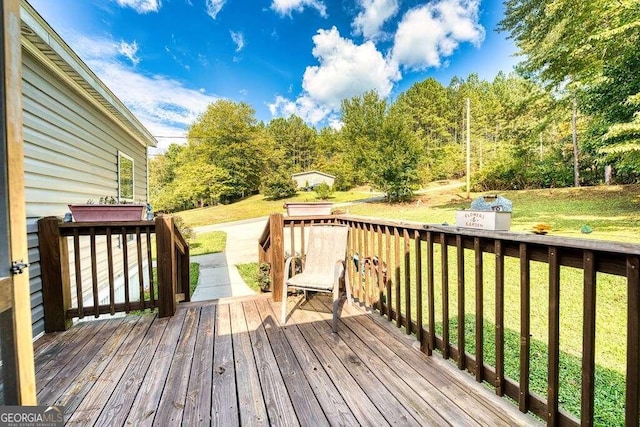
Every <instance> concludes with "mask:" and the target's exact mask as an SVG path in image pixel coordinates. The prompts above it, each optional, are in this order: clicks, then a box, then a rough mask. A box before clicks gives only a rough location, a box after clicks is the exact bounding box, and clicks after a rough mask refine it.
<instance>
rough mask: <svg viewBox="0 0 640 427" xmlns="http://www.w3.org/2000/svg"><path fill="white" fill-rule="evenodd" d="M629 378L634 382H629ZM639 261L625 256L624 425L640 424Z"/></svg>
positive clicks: (636, 258)
mask: <svg viewBox="0 0 640 427" xmlns="http://www.w3.org/2000/svg"><path fill="white" fill-rule="evenodd" d="M629 378H634V379H635V380H633V381H629ZM638 378H640V259H639V258H638V257H637V256H627V389H626V405H625V425H627V426H634V427H635V426H637V425H638V424H639V423H640V414H639V411H640V407H639V400H640V381H638V380H637V379H638Z"/></svg>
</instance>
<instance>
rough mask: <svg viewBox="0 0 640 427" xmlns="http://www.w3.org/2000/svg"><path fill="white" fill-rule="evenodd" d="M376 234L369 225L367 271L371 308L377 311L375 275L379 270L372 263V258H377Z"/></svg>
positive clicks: (378, 300)
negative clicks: (368, 268)
mask: <svg viewBox="0 0 640 427" xmlns="http://www.w3.org/2000/svg"><path fill="white" fill-rule="evenodd" d="M375 237H376V233H375V226H374V225H373V224H369V247H370V251H369V253H370V254H371V264H369V265H370V266H371V269H370V270H369V272H370V276H371V277H370V278H369V280H370V282H371V284H370V286H371V308H372V309H373V310H375V309H376V308H377V309H378V310H379V309H380V306H379V302H380V299H379V298H378V293H379V291H378V289H379V288H378V275H377V274H376V272H377V270H379V268H377V267H376V266H375V265H374V263H373V258H374V257H377V253H378V252H377V251H376V239H375Z"/></svg>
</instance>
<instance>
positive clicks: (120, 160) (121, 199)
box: [117, 151, 136, 203]
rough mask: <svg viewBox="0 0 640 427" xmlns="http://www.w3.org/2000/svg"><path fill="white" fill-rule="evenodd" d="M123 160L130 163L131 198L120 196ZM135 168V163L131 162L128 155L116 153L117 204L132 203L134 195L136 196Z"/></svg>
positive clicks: (131, 159) (120, 152)
mask: <svg viewBox="0 0 640 427" xmlns="http://www.w3.org/2000/svg"><path fill="white" fill-rule="evenodd" d="M123 159H125V160H128V161H130V162H131V197H125V196H126V195H124V196H123V194H122V188H123V185H122V182H123V181H122V178H123V177H122V163H123ZM135 168H136V163H135V161H134V160H133V157H131V156H129V155H128V154H126V153H124V152H122V151H118V177H117V179H118V203H123V202H133V201H134V200H135V195H136V185H135V183H136V179H135V176H136V174H135V170H136V169H135Z"/></svg>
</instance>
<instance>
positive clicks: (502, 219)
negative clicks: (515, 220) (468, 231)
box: [456, 210, 511, 231]
mask: <svg viewBox="0 0 640 427" xmlns="http://www.w3.org/2000/svg"><path fill="white" fill-rule="evenodd" d="M456 226H457V227H465V228H475V229H478V230H497V231H506V230H509V228H510V227H511V212H499V211H472V210H464V211H456Z"/></svg>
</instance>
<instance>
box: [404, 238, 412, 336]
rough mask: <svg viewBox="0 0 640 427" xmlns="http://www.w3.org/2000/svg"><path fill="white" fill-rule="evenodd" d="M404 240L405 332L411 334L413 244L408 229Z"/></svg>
mask: <svg viewBox="0 0 640 427" xmlns="http://www.w3.org/2000/svg"><path fill="white" fill-rule="evenodd" d="M402 234H403V238H404V312H405V319H406V322H405V332H406V333H407V335H408V334H410V333H411V243H410V241H409V230H407V229H406V228H405V229H404V230H403V232H402Z"/></svg>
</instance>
